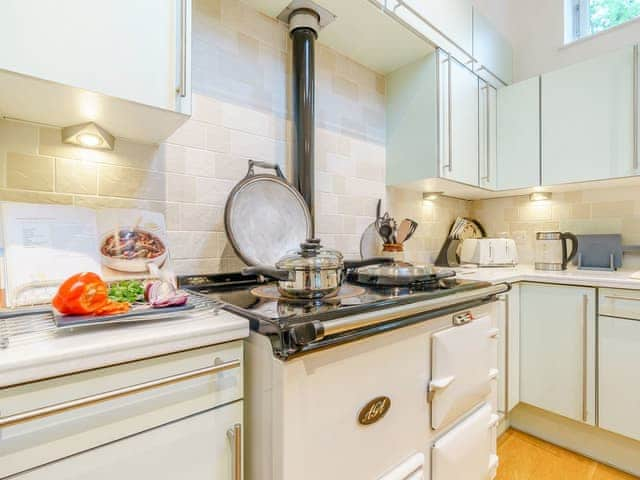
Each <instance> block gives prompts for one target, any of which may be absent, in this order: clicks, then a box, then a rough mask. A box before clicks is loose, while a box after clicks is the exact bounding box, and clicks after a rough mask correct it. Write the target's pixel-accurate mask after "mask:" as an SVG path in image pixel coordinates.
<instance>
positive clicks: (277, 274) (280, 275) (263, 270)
mask: <svg viewBox="0 0 640 480" xmlns="http://www.w3.org/2000/svg"><path fill="white" fill-rule="evenodd" d="M242 275H264V276H265V277H269V278H273V279H275V280H278V281H280V282H286V281H287V280H289V272H287V271H285V270H278V269H277V268H273V267H269V266H268V265H256V266H254V267H245V268H243V269H242Z"/></svg>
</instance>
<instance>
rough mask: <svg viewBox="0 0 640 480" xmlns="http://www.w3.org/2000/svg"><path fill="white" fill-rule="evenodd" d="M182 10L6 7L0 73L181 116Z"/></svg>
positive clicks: (146, 1) (75, 3) (147, 4)
mask: <svg viewBox="0 0 640 480" xmlns="http://www.w3.org/2000/svg"><path fill="white" fill-rule="evenodd" d="M185 3H186V2H185ZM189 3H190V2H189ZM180 6H181V5H180V2H179V1H176V0H161V1H158V0H138V1H135V2H131V1H128V0H111V1H109V2H107V4H105V3H104V2H99V1H96V0H65V1H63V2H42V1H40V0H7V1H6V2H3V3H2V15H0V40H1V42H2V44H3V45H5V46H6V45H11V48H2V49H0V68H2V69H5V70H9V71H11V72H15V73H20V74H24V75H28V76H31V77H36V78H41V79H44V80H50V81H53V82H57V83H61V84H64V85H69V86H72V87H79V88H82V89H85V90H90V91H93V92H99V93H103V94H106V95H110V96H112V97H118V98H122V99H126V100H132V101H135V102H139V103H142V104H145V105H151V106H153V107H158V108H162V109H168V110H176V111H181V109H182V105H181V104H180V99H181V97H180V96H179V95H177V93H176V88H177V87H178V86H179V82H180V79H179V78H178V77H179V76H181V74H179V73H178V71H179V70H180V69H181V68H186V66H184V65H181V63H182V59H181V58H180V57H181V54H182V52H181V50H182V46H181V41H183V40H181V39H180V37H179V35H180V28H181V23H182V22H181V16H182V15H185V14H186V13H185V12H181V9H180ZM186 28H190V27H189V25H186ZM185 48H186V47H185ZM184 87H186V86H184ZM184 87H183V88H184ZM187 113H189V112H187Z"/></svg>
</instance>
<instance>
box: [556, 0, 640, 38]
mask: <svg viewBox="0 0 640 480" xmlns="http://www.w3.org/2000/svg"><path fill="white" fill-rule="evenodd" d="M565 5H566V12H565V42H566V43H569V42H572V41H574V40H577V39H579V38H584V37H588V36H589V35H593V34H595V33H598V32H602V31H604V30H607V29H609V28H612V27H615V26H617V25H620V24H622V23H625V22H628V21H629V20H633V19H634V18H637V17H640V0H565Z"/></svg>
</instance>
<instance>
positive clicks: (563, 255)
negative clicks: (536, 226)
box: [535, 232, 578, 270]
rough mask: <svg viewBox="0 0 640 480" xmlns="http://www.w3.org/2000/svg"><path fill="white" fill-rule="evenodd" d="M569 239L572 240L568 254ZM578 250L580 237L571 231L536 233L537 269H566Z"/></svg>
mask: <svg viewBox="0 0 640 480" xmlns="http://www.w3.org/2000/svg"><path fill="white" fill-rule="evenodd" d="M567 240H571V252H570V253H569V254H567V251H568V249H567ZM577 251H578V238H577V237H576V236H575V235H574V234H573V233H569V232H564V233H563V232H537V233H536V257H535V268H536V270H566V269H567V264H568V263H569V262H570V261H571V259H572V258H573V257H574V256H575V255H576V252H577Z"/></svg>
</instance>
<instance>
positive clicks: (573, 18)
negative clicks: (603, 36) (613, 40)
mask: <svg viewBox="0 0 640 480" xmlns="http://www.w3.org/2000/svg"><path fill="white" fill-rule="evenodd" d="M638 19H640V16H638V17H635V18H634V19H631V20H627V21H626V22H623V23H619V24H618V25H613V26H611V27H609V28H607V29H605V30H602V31H600V32H596V33H593V32H592V31H591V19H590V15H589V0H565V1H564V43H565V45H566V44H569V43H573V42H576V41H578V40H582V39H585V38H589V37H591V36H593V35H598V34H600V33H604V32H608V31H610V30H612V29H614V28H617V27H619V26H621V25H626V24H628V23H631V22H633V21H635V20H638Z"/></svg>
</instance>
